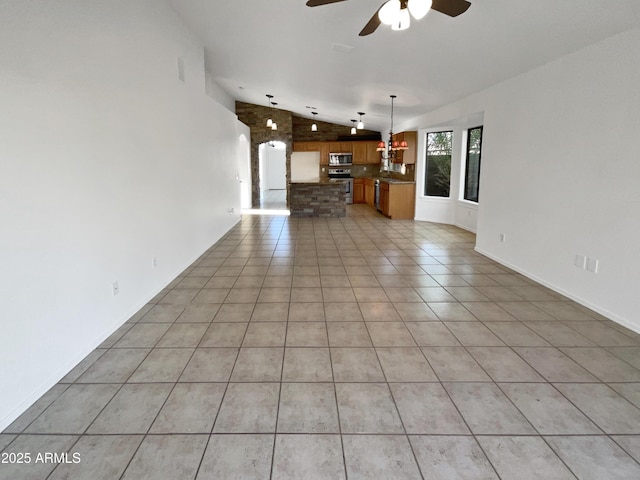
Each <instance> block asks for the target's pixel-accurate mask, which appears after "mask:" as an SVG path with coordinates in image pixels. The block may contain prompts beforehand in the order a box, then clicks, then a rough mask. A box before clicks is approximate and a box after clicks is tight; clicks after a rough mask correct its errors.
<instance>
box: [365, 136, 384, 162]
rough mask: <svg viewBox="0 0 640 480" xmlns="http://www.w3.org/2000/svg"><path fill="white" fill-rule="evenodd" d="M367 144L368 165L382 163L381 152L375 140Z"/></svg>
mask: <svg viewBox="0 0 640 480" xmlns="http://www.w3.org/2000/svg"><path fill="white" fill-rule="evenodd" d="M365 143H366V144H367V163H380V159H381V156H380V152H379V151H378V143H379V142H376V141H375V140H374V141H373V142H365Z"/></svg>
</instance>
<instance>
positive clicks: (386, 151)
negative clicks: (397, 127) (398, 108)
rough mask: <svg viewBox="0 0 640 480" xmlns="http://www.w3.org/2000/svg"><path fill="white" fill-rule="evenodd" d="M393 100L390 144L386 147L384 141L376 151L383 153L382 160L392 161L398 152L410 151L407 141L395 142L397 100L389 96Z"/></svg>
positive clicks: (393, 96) (394, 96)
mask: <svg viewBox="0 0 640 480" xmlns="http://www.w3.org/2000/svg"><path fill="white" fill-rule="evenodd" d="M389 97H390V98H391V128H389V142H388V143H387V144H386V145H385V144H384V142H383V141H380V143H378V148H376V150H377V151H378V152H381V153H382V158H383V159H387V160H391V161H392V162H393V160H394V158H395V157H396V156H397V152H398V150H408V149H409V145H408V144H407V142H406V141H405V140H403V141H402V142H398V141H397V140H396V141H394V140H393V101H394V100H395V99H396V95H389Z"/></svg>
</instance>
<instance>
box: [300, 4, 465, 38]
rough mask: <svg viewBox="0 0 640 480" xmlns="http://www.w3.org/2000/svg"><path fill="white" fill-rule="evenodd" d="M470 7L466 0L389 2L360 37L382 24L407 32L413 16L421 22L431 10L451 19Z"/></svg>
mask: <svg viewBox="0 0 640 480" xmlns="http://www.w3.org/2000/svg"><path fill="white" fill-rule="evenodd" d="M344 1H346V0H308V1H307V6H308V7H318V6H320V5H328V4H330V3H338V2H344ZM470 6H471V4H470V3H469V2H467V1H466V0H389V1H387V2H385V3H383V4H382V5H381V6H380V8H378V10H377V11H376V13H374V14H373V17H371V20H369V22H368V23H367V24H366V25H365V26H364V28H363V29H362V31H361V32H360V36H361V37H364V36H366V35H371V34H372V33H373V32H375V31H376V29H377V28H378V27H379V26H380V24H381V23H384V24H386V25H391V28H392V29H393V30H405V29H406V28H409V23H410V18H411V16H413V18H415V19H416V20H420V19H421V18H422V17H424V16H425V15H426V14H427V13H428V12H429V10H430V9H433V10H436V11H437V12H440V13H444V14H445V15H449V16H450V17H457V16H458V15H460V14H462V13H464V12H466V11H467V9H468V8H469V7H470Z"/></svg>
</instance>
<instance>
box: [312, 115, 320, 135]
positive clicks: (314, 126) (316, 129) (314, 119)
mask: <svg viewBox="0 0 640 480" xmlns="http://www.w3.org/2000/svg"><path fill="white" fill-rule="evenodd" d="M311 115H313V123H312V124H311V131H312V132H317V131H318V125H317V124H316V115H318V112H311Z"/></svg>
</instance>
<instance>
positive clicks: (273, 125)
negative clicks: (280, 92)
mask: <svg viewBox="0 0 640 480" xmlns="http://www.w3.org/2000/svg"><path fill="white" fill-rule="evenodd" d="M276 105H278V104H277V103H276V102H271V106H272V107H273V108H275V106H276ZM271 130H278V124H277V123H276V122H271Z"/></svg>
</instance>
